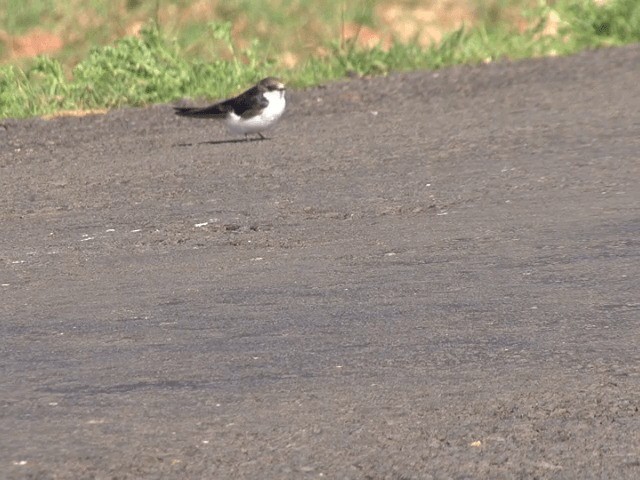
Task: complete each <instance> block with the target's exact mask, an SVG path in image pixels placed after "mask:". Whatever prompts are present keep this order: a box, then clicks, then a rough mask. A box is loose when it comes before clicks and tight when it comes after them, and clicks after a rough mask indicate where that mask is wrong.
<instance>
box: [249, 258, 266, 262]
mask: <svg viewBox="0 0 640 480" xmlns="http://www.w3.org/2000/svg"><path fill="white" fill-rule="evenodd" d="M260 260H264V259H263V258H262V257H255V258H252V259H251V260H250V261H251V262H259V261H260Z"/></svg>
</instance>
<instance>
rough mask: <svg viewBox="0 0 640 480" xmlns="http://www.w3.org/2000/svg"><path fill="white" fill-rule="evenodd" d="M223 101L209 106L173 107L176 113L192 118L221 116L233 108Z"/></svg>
mask: <svg viewBox="0 0 640 480" xmlns="http://www.w3.org/2000/svg"><path fill="white" fill-rule="evenodd" d="M224 103H225V102H221V103H216V104H214V105H211V106H209V107H204V108H198V107H174V109H175V112H176V115H180V116H183V117H194V118H223V117H225V116H226V115H227V113H228V112H230V111H231V110H233V109H232V108H231V107H230V106H228V105H225V104H224Z"/></svg>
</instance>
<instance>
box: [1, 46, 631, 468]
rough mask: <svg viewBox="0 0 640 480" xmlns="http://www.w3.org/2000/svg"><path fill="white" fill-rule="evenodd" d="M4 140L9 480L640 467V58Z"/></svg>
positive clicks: (61, 128)
mask: <svg viewBox="0 0 640 480" xmlns="http://www.w3.org/2000/svg"><path fill="white" fill-rule="evenodd" d="M289 100H290V107H289V109H288V112H287V114H286V117H285V118H284V119H283V121H282V123H281V125H280V126H279V128H278V129H277V130H276V131H274V132H273V133H272V134H271V139H270V140H268V141H263V142H257V141H256V142H249V143H220V141H225V140H228V139H229V137H227V136H226V133H225V132H224V130H223V129H222V128H221V127H220V128H219V127H218V126H216V125H214V124H211V123H210V122H207V121H197V120H189V119H183V118H177V117H175V116H173V114H172V113H171V108H170V107H168V106H161V107H155V108H149V109H144V110H142V109H137V110H136V109H131V110H120V111H114V112H112V113H109V114H108V115H104V116H94V117H87V118H64V119H58V120H51V121H45V120H29V121H5V122H4V126H3V127H2V128H0V142H1V143H2V149H1V151H0V188H1V190H0V215H1V217H0V218H1V221H2V228H1V229H0V266H1V267H0V268H1V270H0V284H1V286H0V298H1V299H2V301H1V302H0V318H1V323H0V329H1V338H2V340H1V343H0V349H1V351H0V354H1V359H2V360H1V362H0V414H1V418H0V462H1V464H0V477H2V478H9V479H23V478H29V479H89V478H97V479H139V478H145V479H146V478H150V479H155V478H158V479H159V478H163V479H165V478H170V479H174V478H175V479H209V478H211V479H218V478H219V479H306V478H322V477H323V478H336V479H392V480H401V479H402V480H408V479H429V478H433V479H446V478H454V479H484V478H575V479H589V478H616V479H622V478H629V479H632V478H633V479H635V478H640V412H639V407H640V349H639V347H638V345H639V343H640V293H639V292H640V286H639V284H640V282H639V277H640V253H639V252H640V181H639V180H640V113H639V112H640V46H632V47H628V48H620V49H611V50H602V51H598V52H591V53H584V54H581V55H578V56H575V57H571V58H556V59H544V60H533V61H526V62H521V63H515V64H508V63H501V64H497V65H486V66H481V67H477V68H456V69H452V70H446V71H440V72H437V73H432V72H419V73H411V74H403V75H392V76H389V77H388V78H376V79H371V80H354V81H350V82H346V83H337V84H334V85H330V86H327V87H326V88H319V89H314V90H309V91H306V92H293V93H291V94H290V96H289Z"/></svg>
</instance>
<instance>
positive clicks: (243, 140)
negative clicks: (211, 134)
mask: <svg viewBox="0 0 640 480" xmlns="http://www.w3.org/2000/svg"><path fill="white" fill-rule="evenodd" d="M265 140H270V139H269V138H268V137H264V138H234V139H229V140H208V141H206V142H197V143H175V144H174V145H173V146H174V147H193V146H195V145H224V144H227V143H251V142H264V141H265Z"/></svg>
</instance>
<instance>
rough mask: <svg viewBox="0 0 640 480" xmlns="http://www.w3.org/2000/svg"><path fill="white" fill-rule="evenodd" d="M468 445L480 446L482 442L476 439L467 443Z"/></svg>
mask: <svg viewBox="0 0 640 480" xmlns="http://www.w3.org/2000/svg"><path fill="white" fill-rule="evenodd" d="M469 446H470V447H481V446H482V442H481V441H480V440H476V441H475V442H471V443H470V444H469Z"/></svg>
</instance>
